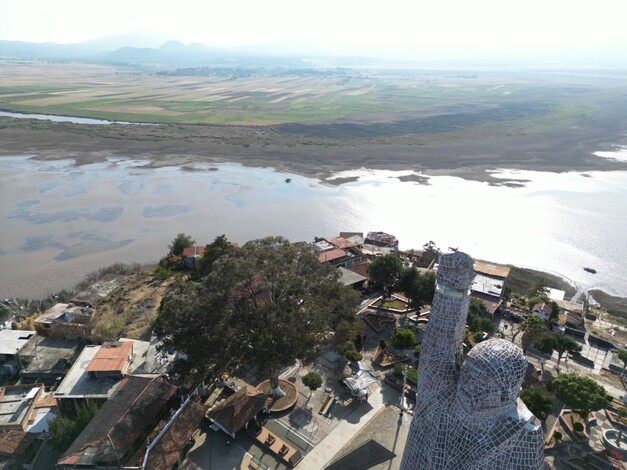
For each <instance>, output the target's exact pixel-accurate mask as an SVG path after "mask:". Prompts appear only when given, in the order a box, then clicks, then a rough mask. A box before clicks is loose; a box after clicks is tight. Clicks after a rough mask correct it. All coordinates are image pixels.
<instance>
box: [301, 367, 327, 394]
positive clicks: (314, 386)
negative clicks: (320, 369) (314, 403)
mask: <svg viewBox="0 0 627 470" xmlns="http://www.w3.org/2000/svg"><path fill="white" fill-rule="evenodd" d="M301 380H302V382H303V385H304V386H305V387H307V388H308V389H309V390H311V391H312V392H314V391H316V390H318V389H319V388H320V387H321V386H322V376H321V375H320V374H318V373H317V372H308V373H307V374H305V375H303V376H302V377H301Z"/></svg>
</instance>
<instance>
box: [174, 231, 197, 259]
mask: <svg viewBox="0 0 627 470" xmlns="http://www.w3.org/2000/svg"><path fill="white" fill-rule="evenodd" d="M194 243H196V240H194V239H193V238H192V236H191V235H186V234H184V233H179V234H178V235H177V236H176V237H174V240H172V243H171V244H170V245H168V249H169V250H170V254H173V255H177V256H181V255H182V254H183V250H184V249H185V248H189V247H190V246H194Z"/></svg>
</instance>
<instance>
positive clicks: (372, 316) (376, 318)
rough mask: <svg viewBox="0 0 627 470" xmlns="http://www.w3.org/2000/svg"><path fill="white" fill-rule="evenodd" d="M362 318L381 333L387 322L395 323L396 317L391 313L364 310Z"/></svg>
mask: <svg viewBox="0 0 627 470" xmlns="http://www.w3.org/2000/svg"><path fill="white" fill-rule="evenodd" d="M362 318H363V320H364V321H365V322H366V323H367V324H368V326H370V328H372V329H373V330H374V331H376V332H377V333H381V332H382V331H383V329H384V328H385V325H386V324H387V323H396V317H395V316H394V315H393V314H391V313H383V312H366V313H364V314H363V316H362Z"/></svg>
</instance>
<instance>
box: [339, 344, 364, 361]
mask: <svg viewBox="0 0 627 470" xmlns="http://www.w3.org/2000/svg"><path fill="white" fill-rule="evenodd" d="M337 352H339V353H340V354H341V355H342V356H344V357H345V358H346V359H348V362H358V361H361V359H362V355H361V354H360V353H359V351H357V348H356V347H355V343H353V342H352V341H345V342H344V343H342V344H340V345H339V346H338V347H337Z"/></svg>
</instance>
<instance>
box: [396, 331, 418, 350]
mask: <svg viewBox="0 0 627 470" xmlns="http://www.w3.org/2000/svg"><path fill="white" fill-rule="evenodd" d="M415 344H416V334H415V333H414V332H413V331H411V330H409V329H407V328H397V329H395V330H394V333H393V334H392V346H394V348H395V349H408V348H411V347H413V346H414V345H415Z"/></svg>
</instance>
